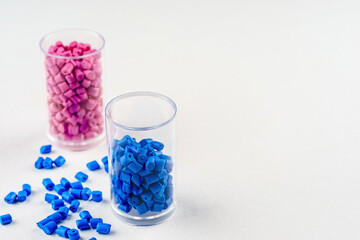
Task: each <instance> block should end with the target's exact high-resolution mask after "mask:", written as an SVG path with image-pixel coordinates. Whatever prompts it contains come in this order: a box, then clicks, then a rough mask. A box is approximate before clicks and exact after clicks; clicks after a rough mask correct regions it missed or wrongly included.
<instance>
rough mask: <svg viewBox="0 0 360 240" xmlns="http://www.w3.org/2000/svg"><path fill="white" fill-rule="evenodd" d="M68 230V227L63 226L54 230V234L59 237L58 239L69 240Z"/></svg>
mask: <svg viewBox="0 0 360 240" xmlns="http://www.w3.org/2000/svg"><path fill="white" fill-rule="evenodd" d="M69 229H70V228H68V227H65V226H59V227H58V228H57V229H56V231H55V232H56V234H57V235H59V236H60V237H63V238H69V237H68V233H67V232H68V231H69Z"/></svg>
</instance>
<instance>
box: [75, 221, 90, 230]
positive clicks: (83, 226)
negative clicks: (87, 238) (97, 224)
mask: <svg viewBox="0 0 360 240" xmlns="http://www.w3.org/2000/svg"><path fill="white" fill-rule="evenodd" d="M76 227H77V228H78V229H80V230H86V229H90V226H89V223H88V220H87V219H79V220H76Z"/></svg>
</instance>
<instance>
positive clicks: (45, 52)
mask: <svg viewBox="0 0 360 240" xmlns="http://www.w3.org/2000/svg"><path fill="white" fill-rule="evenodd" d="M64 31H83V32H90V33H92V34H95V35H97V36H98V37H99V38H100V39H101V41H102V45H101V47H100V48H99V49H97V50H96V51H95V52H93V53H89V54H85V55H81V56H70V57H67V56H59V55H55V54H51V53H49V52H48V51H47V50H46V49H44V48H43V46H42V44H43V43H44V41H45V39H46V38H47V37H48V36H50V35H52V34H54V33H59V32H64ZM39 47H40V50H41V51H42V52H43V53H44V54H45V55H47V56H49V57H53V58H61V59H81V58H86V57H91V56H93V55H96V54H98V53H99V52H101V51H102V50H103V49H104V47H105V38H104V37H103V36H102V35H101V34H100V33H98V32H95V31H93V30H89V29H84V28H64V29H59V30H56V31H53V32H50V33H47V34H45V35H44V36H43V37H42V38H41V39H40V42H39Z"/></svg>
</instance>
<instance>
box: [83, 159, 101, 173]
mask: <svg viewBox="0 0 360 240" xmlns="http://www.w3.org/2000/svg"><path fill="white" fill-rule="evenodd" d="M86 167H87V168H88V169H89V170H90V171H95V170H97V169H100V165H99V163H98V162H97V161H96V160H94V161H91V162H89V163H87V164H86Z"/></svg>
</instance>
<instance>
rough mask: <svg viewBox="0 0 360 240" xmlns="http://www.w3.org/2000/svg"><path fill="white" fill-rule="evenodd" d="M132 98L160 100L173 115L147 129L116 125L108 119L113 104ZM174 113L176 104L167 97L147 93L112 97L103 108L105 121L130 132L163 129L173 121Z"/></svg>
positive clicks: (130, 93)
mask: <svg viewBox="0 0 360 240" xmlns="http://www.w3.org/2000/svg"><path fill="white" fill-rule="evenodd" d="M134 96H151V97H156V98H160V99H162V100H164V101H166V102H167V103H168V104H170V105H171V107H172V108H173V110H174V113H173V114H172V116H171V117H170V118H169V119H167V120H166V121H164V122H162V123H160V124H157V125H152V126H147V127H130V126H126V125H122V124H120V123H117V122H115V121H114V120H113V119H111V118H110V116H109V111H110V108H111V107H112V105H113V104H114V103H116V102H118V101H120V100H122V99H125V98H128V97H134ZM176 113H177V107H176V104H175V102H174V101H173V100H171V99H170V98H169V97H167V96H165V95H162V94H160V93H155V92H148V91H137V92H129V93H124V94H121V95H118V96H117V97H114V98H113V99H111V100H110V101H109V102H108V104H106V107H105V117H106V119H107V120H109V121H110V122H111V123H112V124H114V125H116V126H118V127H120V128H123V129H126V130H130V131H149V130H154V129H157V128H160V127H163V126H165V125H167V124H169V123H170V122H172V121H173V120H174V119H175V116H176Z"/></svg>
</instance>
